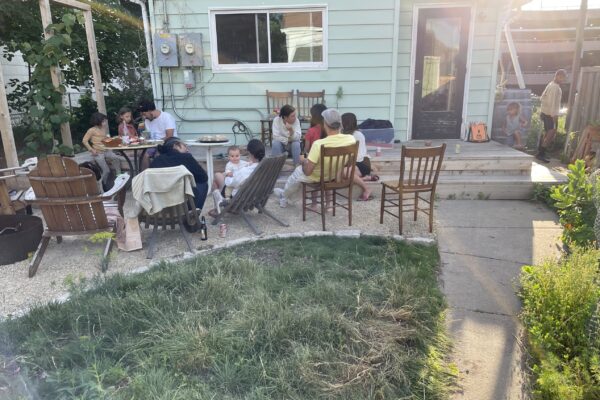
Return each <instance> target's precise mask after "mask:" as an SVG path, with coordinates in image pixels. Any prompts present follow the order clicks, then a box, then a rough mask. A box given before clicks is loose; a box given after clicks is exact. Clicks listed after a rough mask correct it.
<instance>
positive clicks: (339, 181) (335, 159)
mask: <svg viewBox="0 0 600 400" xmlns="http://www.w3.org/2000/svg"><path fill="white" fill-rule="evenodd" d="M357 154H358V142H356V143H355V144H352V145H349V146H342V147H326V146H324V145H321V164H320V166H321V181H320V184H321V185H322V187H323V190H325V191H327V190H334V189H342V188H352V181H353V180H354V170H355V167H356V156H357Z"/></svg>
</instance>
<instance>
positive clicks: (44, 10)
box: [39, 0, 73, 147]
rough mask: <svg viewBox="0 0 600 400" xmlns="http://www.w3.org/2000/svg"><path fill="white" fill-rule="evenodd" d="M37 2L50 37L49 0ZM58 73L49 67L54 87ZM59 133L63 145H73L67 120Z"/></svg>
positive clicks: (45, 35)
mask: <svg viewBox="0 0 600 400" xmlns="http://www.w3.org/2000/svg"><path fill="white" fill-rule="evenodd" d="M39 3H40V14H41V16H42V27H43V29H44V37H45V38H46V39H50V38H51V37H52V33H50V32H48V31H47V30H46V28H48V25H50V24H52V14H51V13H50V0H39ZM58 73H59V69H58V66H54V67H51V68H50V75H51V76H52V84H53V85H54V87H55V88H58V86H59V85H60V80H59V76H58ZM60 135H61V138H62V143H63V145H65V146H68V147H73V139H72V138H71V127H70V126H69V123H68V122H63V123H62V124H60Z"/></svg>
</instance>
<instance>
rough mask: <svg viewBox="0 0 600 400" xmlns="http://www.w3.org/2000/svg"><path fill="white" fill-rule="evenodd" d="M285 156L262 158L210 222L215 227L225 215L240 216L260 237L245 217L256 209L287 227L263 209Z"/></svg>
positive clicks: (258, 233)
mask: <svg viewBox="0 0 600 400" xmlns="http://www.w3.org/2000/svg"><path fill="white" fill-rule="evenodd" d="M285 157H286V155H285V154H282V155H279V156H276V157H267V158H264V159H263V160H262V161H261V162H260V163H259V164H258V166H257V167H256V169H255V170H254V172H252V175H250V177H248V179H247V180H246V181H245V182H244V183H243V184H242V186H240V188H239V189H238V191H237V193H236V194H235V196H233V198H232V199H231V200H230V201H229V203H228V204H227V205H226V206H225V208H224V209H223V210H222V211H221V213H220V214H219V215H217V217H216V218H215V219H214V220H213V221H212V224H213V225H217V224H218V223H219V221H220V220H221V219H222V218H223V215H224V214H225V213H234V214H240V215H241V216H242V218H243V219H244V221H246V223H247V224H248V226H249V227H250V229H252V231H253V232H254V234H255V235H261V234H262V232H261V231H259V229H258V227H257V226H256V225H254V223H253V222H252V221H251V220H250V218H249V217H248V215H247V212H248V211H249V210H253V209H254V208H256V209H257V210H258V212H259V213H262V214H265V215H267V216H268V217H271V218H272V219H274V220H275V221H277V222H278V223H279V224H281V225H282V226H289V225H288V224H287V223H285V222H283V221H281V220H280V219H278V218H277V217H275V216H274V215H273V214H271V213H270V212H269V211H267V210H266V209H265V205H266V204H267V200H268V199H269V196H270V195H271V193H272V192H273V188H274V187H275V183H276V182H277V177H278V176H279V173H280V172H281V169H282V168H283V164H284V163H285Z"/></svg>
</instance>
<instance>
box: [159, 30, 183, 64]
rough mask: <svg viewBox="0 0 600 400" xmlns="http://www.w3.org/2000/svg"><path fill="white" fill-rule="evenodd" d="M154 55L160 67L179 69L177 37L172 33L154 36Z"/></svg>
mask: <svg viewBox="0 0 600 400" xmlns="http://www.w3.org/2000/svg"><path fill="white" fill-rule="evenodd" d="M154 53H155V54H156V65H158V66H159V67H178V66H179V60H178V57H177V35H173V34H171V33H155V34H154Z"/></svg>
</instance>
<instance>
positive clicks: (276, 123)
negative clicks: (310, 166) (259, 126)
mask: <svg viewBox="0 0 600 400" xmlns="http://www.w3.org/2000/svg"><path fill="white" fill-rule="evenodd" d="M301 136H302V131H301V129H300V120H299V119H298V118H297V116H296V109H295V108H294V107H292V106H290V105H289V104H286V105H285V106H283V107H281V110H279V116H278V117H275V119H273V148H272V149H271V155H273V156H278V155H279V154H282V153H283V152H284V151H286V148H287V147H288V145H289V147H290V150H291V152H292V158H293V159H294V165H299V164H300V138H301Z"/></svg>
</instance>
